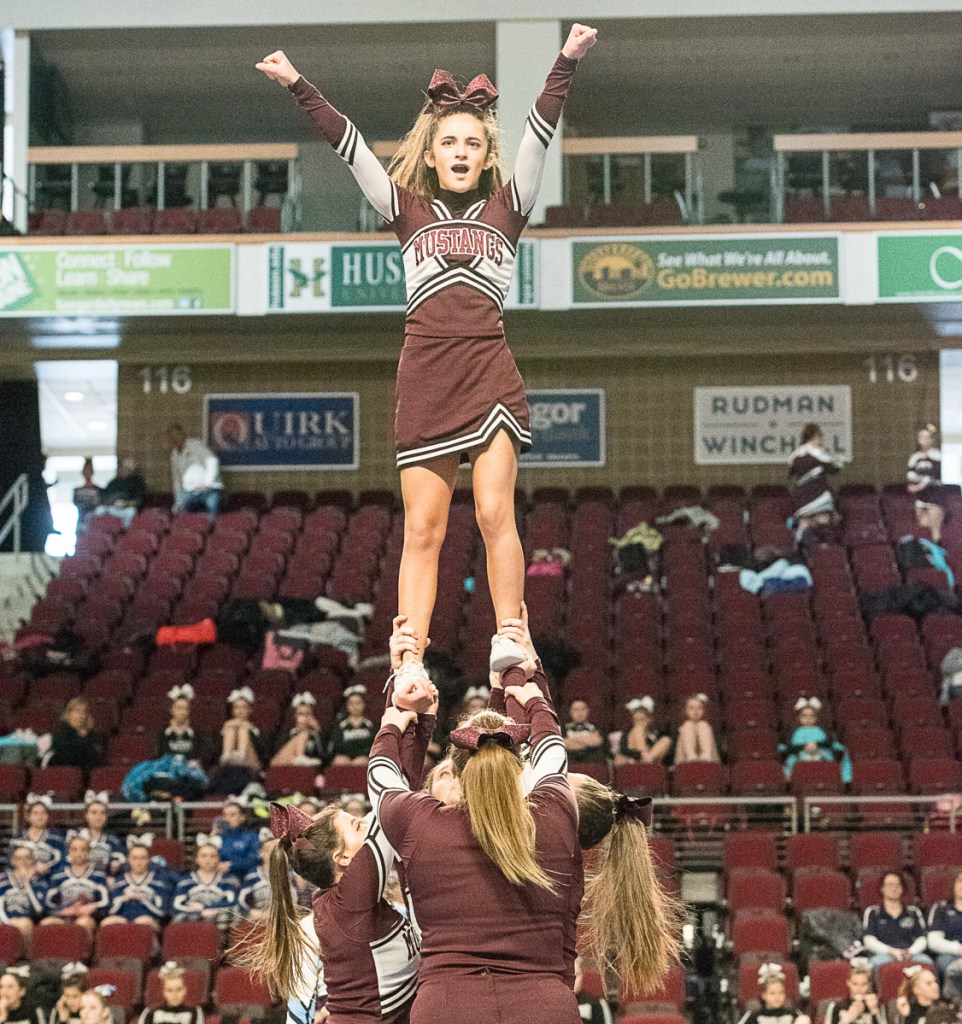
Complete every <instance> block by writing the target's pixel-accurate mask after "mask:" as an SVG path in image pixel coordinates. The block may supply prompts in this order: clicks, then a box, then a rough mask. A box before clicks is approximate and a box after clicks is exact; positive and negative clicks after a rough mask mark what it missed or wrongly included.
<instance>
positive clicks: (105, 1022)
mask: <svg viewBox="0 0 962 1024" xmlns="http://www.w3.org/2000/svg"><path fill="white" fill-rule="evenodd" d="M115 991H116V989H115V988H114V986H113V985H96V986H95V987H94V988H88V989H87V991H86V992H84V994H83V995H82V996H81V997H80V1024H112V1021H113V1012H112V1010H111V1008H110V997H111V996H112V995H113V994H114V992H115Z"/></svg>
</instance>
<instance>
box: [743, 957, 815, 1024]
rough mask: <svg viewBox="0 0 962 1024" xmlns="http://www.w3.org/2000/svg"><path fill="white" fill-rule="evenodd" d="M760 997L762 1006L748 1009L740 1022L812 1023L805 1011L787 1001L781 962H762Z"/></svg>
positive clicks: (759, 985)
mask: <svg viewBox="0 0 962 1024" xmlns="http://www.w3.org/2000/svg"><path fill="white" fill-rule="evenodd" d="M758 998H759V1000H760V1001H761V1004H762V1005H761V1007H760V1008H759V1009H757V1010H749V1011H747V1012H746V1013H745V1015H744V1016H743V1017H742V1019H741V1020H740V1021H739V1022H738V1024H811V1022H810V1020H809V1018H808V1017H807V1016H806V1015H805V1014H804V1013H799V1012H798V1010H796V1009H795V1008H794V1007H793V1006H790V1005H789V1003H788V1002H787V997H786V994H785V971H784V970H783V969H782V966H781V964H775V963H770V964H762V965H761V967H759V968H758Z"/></svg>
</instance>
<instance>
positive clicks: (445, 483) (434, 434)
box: [257, 25, 597, 683]
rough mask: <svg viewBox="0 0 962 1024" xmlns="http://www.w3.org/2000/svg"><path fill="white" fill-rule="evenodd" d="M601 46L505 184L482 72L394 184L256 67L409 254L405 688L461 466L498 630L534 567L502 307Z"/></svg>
mask: <svg viewBox="0 0 962 1024" xmlns="http://www.w3.org/2000/svg"><path fill="white" fill-rule="evenodd" d="M596 35H597V30H596V29H593V28H588V27H586V26H584V25H574V26H573V27H572V29H571V32H570V34H569V36H568V39H567V42H566V43H565V45H564V47H563V49H562V51H561V53H560V54H559V56H558V58H557V60H556V61H555V63H554V66H553V67H552V69H551V71H550V73H549V75H548V80H547V82H546V83H545V86H544V90H543V91H542V93H541V95H540V96H539V97H538V99H537V100H536V101H535V104H534V106H533V107H532V108H531V111H530V113H529V115H528V118H527V121H526V123H525V128H524V135H523V137H522V140H521V144H520V148H519V151H518V156H517V160H516V162H515V170H514V174H513V176H512V177H511V178H510V179H509V180H508V181H504V179H503V175H502V171H501V165H500V158H501V151H500V143H499V137H498V122H497V118H496V116H495V114H494V111H493V110H492V105H493V103H494V102H495V100H496V99H497V95H498V93H497V90H496V89H495V88H494V86H493V85H492V84H491V82H490V81H489V80H488V78H487V77H486V76H485V75H478V76H477V77H476V78H474V79H473V80H472V81H471V82H470V83H469V84H468V85H467V87H466V88H465V89H464V90H461V89H460V88H459V87H458V85H457V83H456V82H455V81H454V79H453V78H452V76H451V75H450V74H448V72H446V71H440V70H438V71H435V73H434V76H433V78H432V79H431V84H430V86H429V87H428V91H427V96H428V98H427V102H426V103H425V105H424V107H423V108H422V110H421V112H420V114H419V115H418V118H417V121H416V122H415V124H414V127H413V128H412V129H411V131H410V132H408V134H407V136H406V137H405V138H404V140H403V141H402V142H401V145H400V148H399V149H398V151H397V153H396V155H395V156H394V158H393V160H392V162H391V165H390V167H389V169H388V171H385V170H384V168H383V167H382V166H381V164H380V163H379V162H378V160H377V158H376V157H375V156H374V154H373V153H372V152H371V150H370V149H369V148H368V147H367V145H366V144H365V142H364V139H363V138H362V137H361V134H360V132H359V131H358V130H357V128H356V127H355V126H354V125H353V124H352V123H351V122H350V121H349V120H348V119H347V118H346V117H344V115H343V114H341V113H339V112H338V111H337V110H335V109H334V107H332V106H331V105H330V103H328V102H327V100H326V99H325V98H324V97H323V96H322V95H321V94H320V92H319V91H318V90H317V89H316V88H315V87H314V86H313V85H311V84H310V82H308V81H307V80H306V79H305V78H303V77H302V76H301V75H300V74H299V73H298V72H297V71H295V70H294V67H293V66H292V64H291V62H290V60H288V58H287V57H286V56H285V54H284V53H283V51H281V50H278V51H276V52H275V53H272V54H270V56H268V57H265V58H264V60H262V61H261V62H260V63H259V64H258V65H257V68H258V69H259V70H261V71H263V72H264V73H265V74H266V75H267V76H268V77H269V78H271V79H273V80H274V81H276V82H278V83H280V84H281V85H283V86H286V87H287V88H288V89H290V90H291V92H292V94H293V95H294V98H295V99H296V100H297V102H298V103H299V104H300V105H301V106H302V107H303V108H304V109H305V110H306V111H307V112H308V113H309V114H310V116H311V119H312V120H313V122H314V124H315V125H316V126H317V127H318V129H319V130H320V132H321V134H322V135H323V136H324V137H325V138H326V139H327V141H328V142H329V143H330V144H331V145H332V146H333V147H334V149H335V150H336V152H337V154H338V155H339V156H340V157H341V158H342V159H343V160H344V161H345V162H346V163H347V164H348V166H349V167H350V169H351V172H352V173H353V175H354V177H355V178H356V179H357V181H358V184H359V185H360V187H361V191H362V192H363V193H364V195H365V197H366V198H367V199H368V201H369V202H370V203H371V205H372V206H373V207H374V208H375V209H376V210H377V211H378V213H380V214H381V216H382V217H383V218H384V219H385V221H387V223H388V225H389V226H390V227H391V229H392V230H393V231H394V233H395V234H396V235H397V238H398V241H399V242H400V243H401V252H402V255H403V258H404V271H405V278H406V284H407V300H408V301H407V317H406V323H405V340H404V347H403V349H402V351H401V359H400V364H399V366H398V375H397V390H396V406H395V420H394V441H395V446H396V449H397V465H398V468H399V469H400V471H401V493H402V496H403V499H404V513H405V526H404V530H405V532H404V553H403V556H402V559H401V569H400V575H399V580H398V611H399V613H400V614H401V615H404V616H406V618H407V622H408V624H409V626H410V627H411V628H413V629H414V631H415V634H416V636H417V638H418V641H419V651H418V652H417V654H416V655H414V656H412V657H411V658H410V659H409V660H406V662H405V665H404V666H403V667H402V670H401V676H400V679H399V682H402V683H403V682H404V681H405V680H418V679H423V678H424V670H423V668H422V667H421V657H422V656H423V654H424V649H425V648H426V647H427V638H428V627H429V624H430V621H431V613H432V611H433V609H434V602H435V597H436V593H437V571H438V557H439V554H440V551H441V545H442V543H443V541H444V535H445V532H446V529H447V520H448V510H449V507H450V503H451V495H452V493H453V491H454V486H455V482H456V480H457V474H458V467H459V465H460V464H461V463H462V462H469V463H470V464H471V466H472V473H473V486H474V500H475V510H476V514H477V519H478V526H479V527H480V529H481V533H482V536H483V537H484V543H485V548H486V551H487V569H488V580H489V584H490V588H491V598H492V601H493V604H494V610H495V615H496V619H497V622H498V623H500V622H502V620H504V619H506V618H516V617H517V616H518V614H519V610H520V607H521V600H522V597H523V595H524V554H523V551H522V547H521V541H520V539H519V537H518V530H517V525H516V523H515V518H514V488H515V481H516V478H517V473H518V454H519V452H522V451H526V450H527V449H528V448H530V446H531V431H530V425H529V421H528V405H527V401H526V399H525V390H524V382H523V381H522V379H521V375H520V374H519V373H518V368H517V366H516V365H515V361H514V358H513V356H512V355H511V352H510V350H509V349H508V346H507V344H506V342H505V337H504V325H503V323H502V309H503V306H504V300H505V296H506V295H507V293H508V288H509V285H510V283H511V273H512V270H513V267H514V260H515V253H516V249H517V244H518V239H519V238H520V236H521V232H522V231H523V230H524V228H525V226H526V224H527V222H528V218H529V217H530V215H531V211H532V209H533V207H534V204H535V201H536V199H537V196H538V190H539V188H540V185H541V177H542V173H543V170H544V162H545V154H546V152H547V147H548V145H549V143H550V142H551V137H552V135H553V134H554V131H555V128H556V127H557V124H558V121H559V119H560V117H561V112H562V108H563V107H564V102H565V97H566V96H567V93H568V88H569V86H570V84H571V79H572V77H573V75H574V72H575V68H576V67H577V65H578V61H579V60H580V59H581V58H582V57H584V56H585V54H586V53H587V52H588V50H590V49H591V47H592V46H593V45H594V43H595V37H596ZM522 661H524V652H523V651H522V650H521V649H520V648H519V647H518V646H517V644H516V643H515V642H514V641H513V640H511V639H510V637H508V636H505V635H501V634H500V633H499V634H496V635H495V636H494V638H493V639H492V649H491V669H492V671H496V672H500V671H503V670H505V669H507V668H509V667H511V666H512V665H517V664H520V663H521V662H522Z"/></svg>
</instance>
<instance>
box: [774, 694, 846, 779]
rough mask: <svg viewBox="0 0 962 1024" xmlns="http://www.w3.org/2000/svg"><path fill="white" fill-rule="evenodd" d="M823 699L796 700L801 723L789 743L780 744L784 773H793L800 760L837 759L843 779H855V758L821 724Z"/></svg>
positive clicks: (787, 774)
mask: <svg viewBox="0 0 962 1024" xmlns="http://www.w3.org/2000/svg"><path fill="white" fill-rule="evenodd" d="M821 710H822V702H821V701H820V700H819V699H818V697H799V698H798V700H797V701H796V702H795V715H796V717H797V719H798V726H797V727H796V728H795V730H794V731H793V732H792V735H791V737H790V738H789V741H788V743H784V744H782V746H781V748H780V749H781V752H782V753H783V754H784V755H785V776H786V778H789V779H790V778H791V777H792V771H793V770H794V768H795V765H796V764H798V762H799V761H838V763H839V767H840V769H841V774H842V782H844V783H845V784H846V785H847V784H848V783H850V782H851V781H852V761H851V758H850V757H849V756H848V750H846V749H845V746H844V745H843V744H842V743H840V742H839V741H838V740H837V739H836V738H835V737H834V736H833V735H832V734H831V733H830V732H828V731H827V730H826V729H824V728H823V727H822V726H820V725H819V724H818V715H819V712H820V711H821Z"/></svg>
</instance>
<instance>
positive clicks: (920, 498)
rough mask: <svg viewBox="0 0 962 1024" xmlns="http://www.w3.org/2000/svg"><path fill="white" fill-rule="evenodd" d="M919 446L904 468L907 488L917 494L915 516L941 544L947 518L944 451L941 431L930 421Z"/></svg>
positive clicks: (922, 430)
mask: <svg viewBox="0 0 962 1024" xmlns="http://www.w3.org/2000/svg"><path fill="white" fill-rule="evenodd" d="M918 442H919V449H918V451H917V452H915V454H914V455H911V456H909V462H908V467H907V469H906V472H905V478H906V480H907V484H906V490H907V491H908V492H909V494H911V495H913V496H914V498H915V518H916V520H917V521H918V524H919V526H924V527H926V528H927V529H928V531H929V533H931V534H932V540H933V541H935V543H936V544H938V542H939V539H940V537H941V536H942V525H943V523H944V522H945V504H944V502H945V499H944V492H943V489H942V452H941V450H940V449H939V446H938V431H937V430H936V428H935V426H934V425H933V424H932V423H927V424H926V425H925V426H924V427H923V428H922V429H921V430H920V431H919V433H918Z"/></svg>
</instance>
